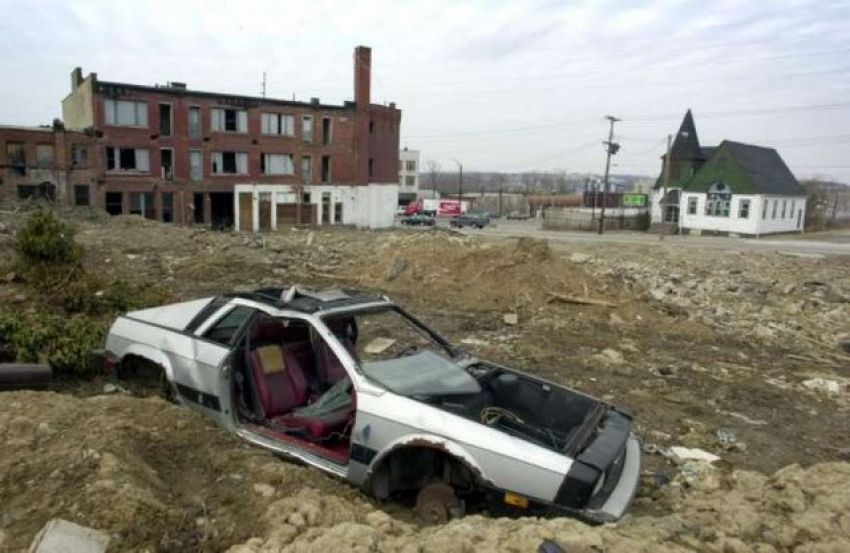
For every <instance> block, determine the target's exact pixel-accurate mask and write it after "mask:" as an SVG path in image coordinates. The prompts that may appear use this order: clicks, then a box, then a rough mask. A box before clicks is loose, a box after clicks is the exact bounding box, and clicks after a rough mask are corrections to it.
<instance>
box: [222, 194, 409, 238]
mask: <svg viewBox="0 0 850 553" xmlns="http://www.w3.org/2000/svg"><path fill="white" fill-rule="evenodd" d="M233 194H234V197H233V200H234V201H233V205H234V210H233V211H234V225H235V228H236V230H247V231H254V232H259V231H261V230H276V229H277V228H278V227H279V225H278V215H279V213H280V209H279V208H280V207H283V206H288V207H294V206H296V205H297V204H298V197H297V187H294V186H293V185H289V184H237V185H236V186H235V187H234V191H233ZM249 199H250V208H247V207H246V206H247V205H248V200H249ZM301 204H302V206H310V209H311V210H312V212H313V218H314V221H313V222H314V223H315V224H316V225H328V224H331V225H334V224H337V225H339V224H341V225H353V226H356V227H359V228H371V229H376V228H388V227H392V226H393V218H394V216H395V209H396V206H397V205H398V185H397V184H369V185H366V186H340V185H318V184H317V185H306V186H304V190H303V196H302V198H301ZM248 213H250V220H248V216H247V215H248ZM243 219H244V220H243ZM302 222H303V223H309V222H310V221H309V220H308V219H307V218H306V217H305V218H304V219H302ZM284 224H291V223H283V222H281V225H280V228H283V225H284Z"/></svg>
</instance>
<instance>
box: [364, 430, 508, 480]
mask: <svg viewBox="0 0 850 553" xmlns="http://www.w3.org/2000/svg"><path fill="white" fill-rule="evenodd" d="M405 447H424V448H431V449H436V450H438V451H442V452H444V453H447V454H448V455H451V456H452V457H454V458H455V459H457V460H458V461H460V462H462V463H464V464H465V465H466V466H467V468H469V470H470V471H472V473H473V474H475V476H476V477H478V478H479V479H480V481H481V482H482V483H484V484H488V485H492V484H493V482H492V481H491V479H490V478H488V477H487V474H485V472H484V470H483V469H482V468H481V465H479V464H478V461H476V460H475V457H473V456H472V455H471V454H470V453H469V452H468V451H467V450H466V449H465V448H464V447H463V446H461V445H460V444H458V443H457V442H455V441H453V440H449V439H446V438H443V437H441V436H435V435H433V434H406V435H404V436H401V437H399V438H396V439H395V440H393V441H392V442H390V443H389V444H387V445H386V446H385V447H384V448H383V449H382V450H381V451H380V452H379V453H378V454H377V455H376V456H375V458H374V459H373V460H372V462H371V463H370V464H369V470H367V471H366V478H365V480H364V486H368V485H369V484H370V482H371V479H372V476H373V475H374V472H375V470H377V469H378V468H379V467H380V466H381V465H382V464H383V462H384V460H385V459H386V458H387V457H388V456H389V455H390V454H391V453H392V452H394V451H396V450H398V449H401V448H405Z"/></svg>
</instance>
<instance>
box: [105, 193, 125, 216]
mask: <svg viewBox="0 0 850 553" xmlns="http://www.w3.org/2000/svg"><path fill="white" fill-rule="evenodd" d="M106 212H107V213H109V214H110V215H121V214H122V213H124V193H123V192H107V193H106Z"/></svg>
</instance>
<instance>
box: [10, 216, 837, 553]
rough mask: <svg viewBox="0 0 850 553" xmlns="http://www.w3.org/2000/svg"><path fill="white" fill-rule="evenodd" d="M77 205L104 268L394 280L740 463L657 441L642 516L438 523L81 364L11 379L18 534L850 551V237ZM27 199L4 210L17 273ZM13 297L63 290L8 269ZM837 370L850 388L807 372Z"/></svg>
mask: <svg viewBox="0 0 850 553" xmlns="http://www.w3.org/2000/svg"><path fill="white" fill-rule="evenodd" d="M65 216H66V217H67V218H68V219H69V220H71V221H73V222H74V224H75V225H76V227H77V228H78V241H79V242H80V243H81V244H82V245H83V246H84V248H85V264H86V267H87V269H88V270H90V271H96V272H97V274H98V275H99V276H100V277H102V278H103V279H104V280H105V281H110V280H115V281H123V282H132V283H146V284H148V285H150V286H157V287H161V288H162V289H163V291H164V292H165V293H166V294H167V295H169V296H170V297H171V298H173V299H174V300H180V299H190V298H196V297H202V296H204V295H211V294H216V293H220V292H226V291H230V290H233V289H252V288H256V287H259V286H269V285H281V284H308V285H312V286H329V285H330V286H354V287H361V288H369V289H372V290H375V291H380V292H383V293H387V294H389V295H390V296H391V297H393V298H394V299H396V300H398V301H399V302H400V303H402V304H403V305H405V306H406V307H408V308H409V309H410V310H411V311H413V312H414V313H415V314H417V315H418V316H420V317H421V318H422V319H424V320H426V321H428V322H429V323H430V324H431V325H432V326H433V327H434V328H436V329H437V330H439V331H440V332H441V333H443V334H445V335H446V336H447V337H449V338H450V339H451V340H453V341H454V342H456V343H460V344H461V345H462V346H463V347H465V348H467V349H468V350H470V351H472V352H474V353H476V354H478V355H480V356H482V357H486V358H488V359H491V360H493V361H496V362H501V363H504V364H508V365H512V366H516V367H518V368H520V369H522V370H526V371H528V372H531V373H534V374H538V375H541V376H543V377H545V378H548V379H550V380H553V381H555V382H559V383H563V384H567V385H570V386H572V387H575V388H577V389H580V390H582V391H586V392H588V393H591V394H594V395H597V396H600V397H603V398H605V399H606V400H608V401H611V402H613V403H615V404H617V405H620V406H623V407H626V408H628V409H630V410H631V411H632V412H633V414H634V417H635V423H636V428H637V430H638V432H639V433H640V434H641V437H642V438H643V440H644V442H645V443H647V444H650V446H657V447H650V448H649V451H651V452H654V451H657V450H660V451H664V448H666V447H668V446H672V445H685V446H689V447H699V448H702V449H705V450H707V451H710V452H712V453H715V454H717V455H720V456H721V457H722V458H723V459H724V463H726V464H725V465H724V466H726V467H727V468H728V470H725V471H720V470H717V471H716V472H715V473H712V474H711V475H710V476H705V477H703V478H700V479H698V482H696V483H694V482H692V481H691V482H690V484H688V483H686V482H684V481H683V480H682V477H683V471H682V469H681V467H676V466H675V465H673V464H672V463H671V462H670V461H669V460H668V459H667V458H666V457H665V456H663V455H657V454H653V453H648V454H647V455H646V457H645V460H646V465H647V466H646V474H645V477H644V483H643V484H644V485H643V486H642V489H641V493H640V497H639V498H638V501H637V502H636V504H635V508H634V510H633V518H632V519H630V520H629V521H627V522H625V523H623V524H621V525H619V526H618V527H616V528H606V529H590V528H588V527H586V526H584V525H582V524H580V523H577V522H575V521H569V520H566V519H555V520H550V521H537V520H533V519H519V520H503V519H488V518H486V517H480V516H474V517H466V518H463V519H461V520H458V521H454V522H452V523H450V524H449V525H445V526H441V527H436V528H420V527H418V526H417V525H416V524H415V523H414V521H413V520H412V518H411V517H410V516H409V515H408V514H407V513H406V512H405V510H404V509H403V508H400V507H399V506H397V505H392V504H382V505H378V504H376V503H373V502H372V501H370V500H368V499H367V498H365V497H363V496H362V495H361V494H359V493H358V492H357V491H355V490H352V489H351V488H349V487H348V486H346V485H344V484H342V483H340V482H337V481H335V480H333V479H331V478H329V477H326V476H324V475H322V474H320V473H319V472H317V471H314V470H312V469H308V468H305V467H300V466H297V465H294V464H292V463H289V462H284V461H280V460H277V459H275V458H274V457H272V456H270V455H268V454H266V453H265V452H262V451H260V450H258V449H254V448H251V447H248V446H245V445H242V444H241V443H239V442H238V441H236V440H235V438H231V437H229V436H227V435H225V434H224V433H223V432H221V431H220V430H219V429H217V428H214V427H212V426H209V425H208V424H207V423H206V422H204V421H202V420H200V419H199V418H197V417H196V416H195V415H193V414H191V413H190V412H188V411H187V410H184V409H181V408H177V407H174V406H170V405H166V404H164V403H162V402H161V401H160V400H158V399H154V398H145V397H138V396H144V395H146V394H147V393H148V392H147V391H146V390H145V389H139V390H136V389H134V391H133V394H118V395H113V396H104V395H102V392H101V390H102V382H95V383H91V382H71V383H66V384H64V385H63V387H62V391H63V393H61V394H51V393H46V394H45V393H41V394H40V393H14V394H8V393H7V394H3V397H2V398H0V400H2V401H0V440H3V444H0V445H2V447H0V505H3V508H2V514H0V551H3V550H4V548H5V549H6V550H10V551H14V550H19V549H21V548H25V547H26V546H27V545H28V543H29V541H30V540H31V539H32V536H33V535H34V534H35V532H36V531H37V530H38V528H40V527H41V525H43V524H44V522H46V521H47V520H48V519H49V518H51V517H53V516H61V517H63V518H68V519H70V520H74V521H75V522H79V523H81V524H86V525H89V526H93V527H96V528H101V529H105V530H107V531H109V532H111V533H112V534H114V536H115V539H114V540H113V543H114V544H115V546H114V549H115V550H125V549H144V548H148V549H150V550H162V551H167V550H205V551H218V550H223V549H226V548H227V547H230V546H233V545H236V544H245V545H242V546H240V547H239V548H236V549H234V551H259V550H263V551H266V550H268V551H276V550H280V549H287V548H288V549H287V550H293V551H319V550H323V551H324V550H332V549H337V550H342V549H348V548H353V547H354V546H358V547H361V548H363V550H399V549H404V548H408V550H410V551H417V550H436V549H442V550H444V551H472V550H491V549H496V548H498V549H503V550H515V551H520V550H523V551H524V550H534V549H535V548H536V545H535V544H539V542H540V541H541V540H542V539H544V538H547V539H555V540H557V541H558V542H559V543H561V544H562V545H565V546H569V547H567V550H568V551H589V550H591V549H590V548H591V547H593V546H596V547H597V548H599V549H608V550H612V551H619V550H622V551H638V550H646V551H664V550H669V551H678V550H687V549H698V550H706V551H751V550H760V551H791V550H793V551H842V550H847V544H846V541H845V542H840V541H836V540H840V539H844V540H846V539H847V536H848V535H850V520H848V515H847V514H846V513H847V512H850V511H848V509H847V507H848V505H846V501H848V500H850V499H848V498H850V491H848V489H847V486H848V482H850V473H848V470H849V469H848V465H847V463H846V461H848V460H850V450H848V444H850V390H848V382H850V356H848V355H847V354H846V353H843V352H842V351H841V350H840V349H839V348H838V345H837V341H838V340H839V339H840V338H841V337H842V336H843V335H846V334H848V333H850V300H848V298H850V260H848V259H846V258H826V259H812V258H797V257H788V256H783V255H779V254H772V253H747V254H739V253H735V252H722V251H704V250H700V251H693V252H689V251H686V250H683V249H681V248H677V249H669V250H666V249H663V248H658V247H656V248H646V247H640V246H618V245H610V246H604V247H600V246H598V245H596V246H594V249H592V250H591V249H589V248H588V247H587V246H584V247H582V246H576V247H559V248H551V247H550V246H549V245H548V244H546V243H545V242H539V241H533V240H528V239H525V240H516V239H509V238H488V237H486V236H482V237H476V238H470V237H466V236H463V235H458V234H456V233H451V232H446V231H440V230H435V231H431V230H397V231H383V232H366V231H355V230H352V229H329V230H325V229H321V230H319V229H316V230H286V231H282V232H279V233H275V234H272V235H268V236H265V237H258V236H253V235H245V234H227V233H218V232H212V231H206V230H200V229H181V228H175V227H172V226H169V225H163V224H160V223H154V222H150V221H144V220H142V219H139V218H137V217H117V218H105V217H101V216H97V215H94V214H88V213H84V212H83V213H81V212H74V213H68V214H66V215H65ZM22 220H23V217H22V215H21V214H20V213H11V212H9V211H5V212H4V211H0V224H3V225H4V226H5V227H6V232H5V233H0V275H3V274H5V273H6V271H7V270H9V269H8V267H7V268H5V269H4V268H3V267H2V266H1V265H3V263H4V262H8V261H9V260H10V259H11V257H12V253H11V241H12V233H13V232H14V230H15V228H16V225H19V224H20V222H21V221H22ZM576 254H581V255H576ZM553 294H555V295H559V296H565V297H572V298H585V299H591V300H594V301H601V302H604V303H605V305H581V304H574V303H564V302H562V301H559V300H557V299H555V300H553V297H554V296H553ZM0 301H3V302H4V304H5V305H12V306H18V307H20V308H21V309H23V308H26V307H27V306H30V305H34V304H37V303H38V302H39V301H42V299H41V298H39V297H37V296H35V295H34V294H32V293H31V292H29V291H28V289H26V287H24V286H23V285H22V284H21V283H19V282H17V281H16V280H15V279H13V278H9V279H0ZM506 314H511V315H513V314H515V315H516V318H517V324H508V323H507V322H506V320H509V319H506V318H505V315H506ZM817 378H821V379H827V380H831V381H835V382H837V383H838V386H839V392H838V393H837V394H832V393H827V392H825V391H823V390H819V389H817V388H816V387H815V388H812V387H810V386H809V385H807V384H804V382H807V381H810V380H812V379H817ZM730 435H731V436H732V437H733V439H732V440H730V439H729V436H730ZM798 465H799V466H798ZM786 466H790V468H787V469H783V467H786ZM801 467H802V468H801ZM776 471H780V472H779V474H778V475H776V476H768V475H774V473H776ZM685 472H687V471H685ZM263 484H267V485H268V486H270V487H271V492H270V491H269V488H266V487H264V486H263ZM257 485H259V486H258V487H255V486H257ZM258 490H259V491H258ZM842 494H843V495H842ZM267 495H268V497H267ZM842 501H844V502H845V503H841V502H842ZM251 538H255V539H253V540H251ZM249 540H251V541H249ZM328 540H330V541H328ZM497 546H498V547H497ZM416 547H421V549H417V548H416ZM759 547H760V548H761V549H758V548H759Z"/></svg>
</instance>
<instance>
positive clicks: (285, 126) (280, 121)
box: [260, 113, 295, 136]
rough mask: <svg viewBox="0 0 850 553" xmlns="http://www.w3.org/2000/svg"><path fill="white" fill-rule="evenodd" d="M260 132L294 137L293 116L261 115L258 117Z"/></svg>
mask: <svg viewBox="0 0 850 553" xmlns="http://www.w3.org/2000/svg"><path fill="white" fill-rule="evenodd" d="M260 132H261V133H263V134H276V135H281V136H295V116H294V115H287V114H285V113H263V114H262V115H261V116H260Z"/></svg>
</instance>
